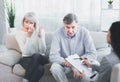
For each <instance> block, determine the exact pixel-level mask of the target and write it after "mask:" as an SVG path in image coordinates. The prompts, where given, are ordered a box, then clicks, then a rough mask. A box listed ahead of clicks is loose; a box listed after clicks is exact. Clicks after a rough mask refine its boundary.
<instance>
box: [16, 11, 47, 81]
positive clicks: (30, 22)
mask: <svg viewBox="0 0 120 82" xmlns="http://www.w3.org/2000/svg"><path fill="white" fill-rule="evenodd" d="M15 37H16V40H17V42H18V45H19V47H20V49H21V52H22V58H21V59H20V61H19V62H18V64H20V65H21V66H22V67H23V68H24V69H25V70H26V72H25V76H24V79H23V82H38V81H39V79H40V78H41V77H42V75H43V74H44V68H43V65H44V64H47V63H48V58H47V57H46V56H45V51H46V44H45V32H44V30H43V29H41V28H40V27H39V24H38V19H37V17H36V15H35V13H33V12H28V13H26V14H25V16H24V18H23V21H22V28H21V30H19V31H18V32H17V33H16V36H15Z"/></svg>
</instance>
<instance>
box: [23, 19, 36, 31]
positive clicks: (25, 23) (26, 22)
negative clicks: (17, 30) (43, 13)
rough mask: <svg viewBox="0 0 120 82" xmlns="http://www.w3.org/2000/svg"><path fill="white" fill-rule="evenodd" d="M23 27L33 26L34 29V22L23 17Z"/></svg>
mask: <svg viewBox="0 0 120 82" xmlns="http://www.w3.org/2000/svg"><path fill="white" fill-rule="evenodd" d="M23 27H24V28H26V29H29V28H34V29H35V23H34V22H33V21H31V20H29V19H25V20H24V21H23Z"/></svg>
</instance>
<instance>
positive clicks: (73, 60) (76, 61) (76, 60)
mask: <svg viewBox="0 0 120 82" xmlns="http://www.w3.org/2000/svg"><path fill="white" fill-rule="evenodd" d="M65 59H66V60H67V61H68V62H69V63H70V64H71V65H72V66H73V67H75V68H76V69H77V70H78V71H80V72H82V73H84V74H85V75H86V76H88V77H91V76H92V75H93V72H92V69H91V68H88V67H87V66H86V65H84V64H83V60H80V57H79V56H78V55H77V54H74V55H71V56H69V57H67V58H65Z"/></svg>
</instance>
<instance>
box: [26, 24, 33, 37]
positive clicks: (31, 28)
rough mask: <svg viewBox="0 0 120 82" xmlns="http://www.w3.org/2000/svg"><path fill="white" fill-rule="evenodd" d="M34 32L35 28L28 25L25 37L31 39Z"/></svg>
mask: <svg viewBox="0 0 120 82" xmlns="http://www.w3.org/2000/svg"><path fill="white" fill-rule="evenodd" d="M34 30H35V28H34V27H33V26H32V25H30V26H29V28H28V32H27V36H28V37H31V35H32V33H33V32H34Z"/></svg>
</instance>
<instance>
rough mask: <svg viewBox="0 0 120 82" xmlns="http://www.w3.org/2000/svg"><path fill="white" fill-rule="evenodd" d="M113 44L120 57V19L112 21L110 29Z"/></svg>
mask: <svg viewBox="0 0 120 82" xmlns="http://www.w3.org/2000/svg"><path fill="white" fill-rule="evenodd" d="M109 31H110V38H111V46H112V48H113V50H114V52H115V53H116V54H117V56H118V57H119V58H120V21H117V22H114V23H112V25H111V27H110V29H109Z"/></svg>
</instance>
